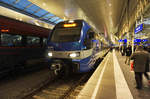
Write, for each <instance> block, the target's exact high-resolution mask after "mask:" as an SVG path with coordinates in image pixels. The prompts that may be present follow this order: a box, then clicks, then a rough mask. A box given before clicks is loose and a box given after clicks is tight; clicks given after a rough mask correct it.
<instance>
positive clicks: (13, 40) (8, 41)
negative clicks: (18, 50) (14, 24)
mask: <svg viewBox="0 0 150 99" xmlns="http://www.w3.org/2000/svg"><path fill="white" fill-rule="evenodd" d="M21 39H22V36H21V35H11V34H4V33H2V34H1V46H9V47H15V46H21V45H22V43H21Z"/></svg>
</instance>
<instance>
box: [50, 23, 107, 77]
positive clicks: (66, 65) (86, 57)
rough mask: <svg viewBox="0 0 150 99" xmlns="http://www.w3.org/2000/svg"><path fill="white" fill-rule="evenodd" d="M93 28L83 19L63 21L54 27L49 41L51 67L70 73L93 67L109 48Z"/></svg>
mask: <svg viewBox="0 0 150 99" xmlns="http://www.w3.org/2000/svg"><path fill="white" fill-rule="evenodd" d="M102 46H103V45H102V42H101V41H100V40H99V38H98V34H97V33H95V32H94V31H93V30H92V28H91V27H90V26H89V25H88V24H87V23H86V22H85V21H83V20H74V21H63V22H60V23H58V24H56V26H55V27H54V29H53V30H52V32H51V34H50V36H49V39H48V42H47V58H48V61H49V66H50V69H51V70H52V71H53V72H54V73H55V74H56V75H58V74H65V75H68V74H69V73H71V72H74V73H81V72H88V71H90V70H92V69H93V66H94V64H95V62H96V60H97V59H98V58H100V57H102V56H104V54H106V52H107V51H108V50H103V47H102Z"/></svg>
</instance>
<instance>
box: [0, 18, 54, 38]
mask: <svg viewBox="0 0 150 99" xmlns="http://www.w3.org/2000/svg"><path fill="white" fill-rule="evenodd" d="M4 30H7V31H4ZM50 32H51V29H47V28H43V27H40V26H35V25H32V24H29V23H25V22H22V21H18V20H14V19H11V18H8V17H4V16H0V33H9V34H20V35H31V36H39V37H48V35H49V33H50Z"/></svg>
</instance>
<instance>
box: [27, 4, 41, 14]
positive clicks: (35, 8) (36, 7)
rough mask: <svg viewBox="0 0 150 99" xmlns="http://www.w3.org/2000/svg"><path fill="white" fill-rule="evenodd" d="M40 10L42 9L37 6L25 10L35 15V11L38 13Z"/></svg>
mask: <svg viewBox="0 0 150 99" xmlns="http://www.w3.org/2000/svg"><path fill="white" fill-rule="evenodd" d="M38 9H40V7H38V6H36V5H31V6H30V7H28V8H26V9H25V10H26V11H27V12H29V13H34V12H35V11H37V10H38Z"/></svg>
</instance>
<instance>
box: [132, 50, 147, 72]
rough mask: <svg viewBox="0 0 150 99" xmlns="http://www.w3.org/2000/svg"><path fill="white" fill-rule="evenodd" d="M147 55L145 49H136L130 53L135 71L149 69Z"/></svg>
mask: <svg viewBox="0 0 150 99" xmlns="http://www.w3.org/2000/svg"><path fill="white" fill-rule="evenodd" d="M149 56H150V54H149V53H148V52H146V51H136V52H135V53H133V54H132V55H131V60H134V65H133V66H134V67H133V68H134V71H135V72H148V71H149Z"/></svg>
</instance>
